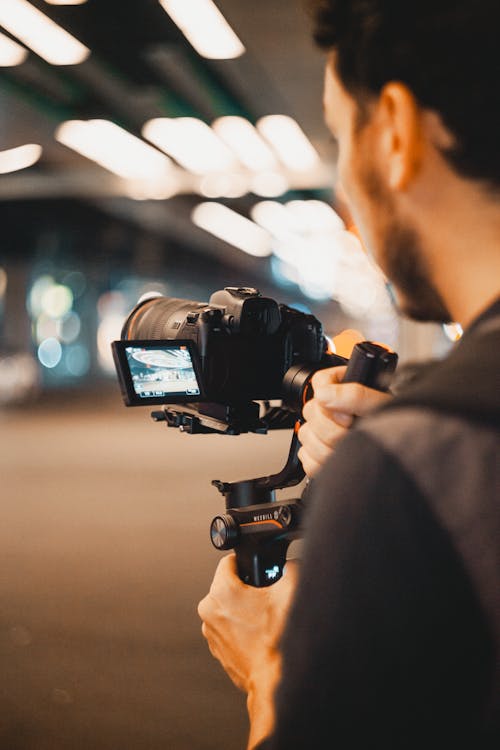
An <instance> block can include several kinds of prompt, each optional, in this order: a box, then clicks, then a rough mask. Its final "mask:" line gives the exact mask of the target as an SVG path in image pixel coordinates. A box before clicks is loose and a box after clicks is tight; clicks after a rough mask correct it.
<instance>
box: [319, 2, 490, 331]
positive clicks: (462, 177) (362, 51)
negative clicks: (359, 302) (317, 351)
mask: <svg viewBox="0 0 500 750" xmlns="http://www.w3.org/2000/svg"><path fill="white" fill-rule="evenodd" d="M312 6H313V10H314V19H315V31H314V37H315V40H316V42H317V43H318V44H319V45H320V46H321V47H322V48H323V49H324V50H325V51H327V52H328V64H327V69H326V76H325V101H324V104H325V116H326V121H327V124H328V125H329V127H330V129H331V131H332V133H333V135H334V136H335V138H336V139H337V141H338V146H339V164H338V173H339V180H340V183H341V185H342V187H343V190H344V193H345V195H346V198H347V201H348V203H349V207H350V209H351V211H352V214H353V217H354V220H355V221H356V224H357V226H358V229H359V230H360V232H361V235H362V237H363V239H364V241H365V243H366V245H367V246H368V248H369V249H370V250H371V251H372V252H373V254H374V256H375V258H376V260H377V261H378V263H379V265H380V266H381V268H382V269H383V271H384V272H385V274H386V275H387V277H388V278H389V279H390V281H391V282H392V283H393V284H394V286H395V288H396V290H397V291H398V293H399V297H400V305H401V308H402V309H403V311H404V312H406V313H407V314H409V315H410V316H411V317H414V318H417V319H421V320H439V321H445V320H449V319H450V317H451V316H450V313H449V312H448V310H447V309H446V305H445V303H444V302H443V299H442V296H441V294H440V292H439V291H438V288H437V287H438V286H439V284H438V285H436V283H435V281H436V279H435V278H433V263H432V260H433V259H432V257H431V255H430V251H429V244H430V243H429V241H428V240H429V231H431V230H432V227H430V226H429V222H427V224H426V225H425V226H423V225H422V223H421V221H420V217H421V216H425V215H426V212H427V214H428V216H432V201H433V200H436V197H437V193H436V191H440V190H443V189H445V190H448V191H449V192H450V194H451V193H452V192H453V191H456V186H457V185H460V184H464V185H465V184H467V183H469V184H472V183H474V185H475V187H476V189H477V190H479V191H481V192H483V193H484V194H485V195H488V196H489V197H490V198H491V196H493V195H494V194H495V193H498V194H500V149H499V148H498V145H497V140H498V133H499V132H500V94H499V88H498V83H497V82H498V80H499V74H500V54H498V52H497V49H498V43H497V32H496V29H498V22H500V3H498V0H421V2H419V3H418V4H417V3H406V2H402V1H401V0H313V2H312ZM433 192H434V197H433V195H432V193H433ZM427 209H428V210H427ZM426 210H427V211H426ZM431 244H432V243H431ZM434 244H435V243H434ZM434 276H435V274H434Z"/></svg>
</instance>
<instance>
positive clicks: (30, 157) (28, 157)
mask: <svg viewBox="0 0 500 750" xmlns="http://www.w3.org/2000/svg"><path fill="white" fill-rule="evenodd" d="M41 155H42V147H41V146H39V145H38V144H37V143H27V144H26V145H25V146H18V147H17V148H9V149H8V151H0V174H7V173H8V172H17V171H18V170H19V169H26V167H31V166H32V165H33V164H35V163H36V162H37V161H38V160H39V159H40V157H41Z"/></svg>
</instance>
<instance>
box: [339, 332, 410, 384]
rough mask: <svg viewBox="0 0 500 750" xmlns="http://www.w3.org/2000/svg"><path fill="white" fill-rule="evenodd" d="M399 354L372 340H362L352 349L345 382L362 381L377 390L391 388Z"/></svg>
mask: <svg viewBox="0 0 500 750" xmlns="http://www.w3.org/2000/svg"><path fill="white" fill-rule="evenodd" d="M397 362H398V355H397V354H396V353H395V352H392V351H391V350H390V349H388V348H386V347H385V346H382V345H381V344H375V343H373V342H371V341H361V342H360V343H358V344H356V345H355V346H354V348H353V350H352V354H351V357H350V358H349V362H348V365H347V370H346V373H345V375H344V378H343V380H342V382H343V383H361V384H362V385H366V386H367V387H368V388H374V389H375V390H377V391H384V392H385V391H387V390H389V384H390V380H391V377H392V374H393V372H394V370H395V369H396V365H397Z"/></svg>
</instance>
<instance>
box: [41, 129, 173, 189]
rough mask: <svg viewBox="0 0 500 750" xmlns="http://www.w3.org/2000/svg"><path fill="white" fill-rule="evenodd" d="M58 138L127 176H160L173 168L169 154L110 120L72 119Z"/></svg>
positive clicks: (151, 177) (102, 165) (88, 157)
mask: <svg viewBox="0 0 500 750" xmlns="http://www.w3.org/2000/svg"><path fill="white" fill-rule="evenodd" d="M55 137H56V140H58V141H59V142H60V143H63V144H64V145H65V146H68V148H72V149H73V150H74V151H77V152H78V153H79V154H82V155H83V156H86V157H87V159H91V160H92V161H95V162H96V163H97V164H99V165H100V166H101V167H104V168H105V169H108V170H109V171H110V172H114V174H117V175H118V176H119V177H123V178H124V179H144V180H148V179H150V180H154V179H159V178H161V177H164V176H166V175H167V174H168V173H169V172H170V170H171V168H172V162H171V161H170V159H169V158H168V157H167V156H165V154H161V153H160V152H159V151H157V150H156V149H155V148H153V147H152V146H149V145H148V144H147V143H144V141H141V139H140V138H136V136H135V135H132V134H131V133H129V132H128V131H126V130H124V129H123V128H120V127H119V126H118V125H115V123H113V122H110V121H109V120H87V121H83V120H68V121H67V122H64V123H63V124H62V125H60V126H59V128H58V129H57V131H56V134H55Z"/></svg>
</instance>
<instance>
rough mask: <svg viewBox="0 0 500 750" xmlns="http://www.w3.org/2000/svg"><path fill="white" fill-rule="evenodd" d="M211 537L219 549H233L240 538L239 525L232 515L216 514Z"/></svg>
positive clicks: (211, 526)
mask: <svg viewBox="0 0 500 750" xmlns="http://www.w3.org/2000/svg"><path fill="white" fill-rule="evenodd" d="M210 539H211V540H212V544H213V545H214V547H216V548H217V549H232V548H233V547H234V545H235V544H236V542H237V540H238V526H237V524H236V521H235V520H234V518H233V517H232V516H229V515H224V516H215V518H214V520H213V521H212V523H211V525H210Z"/></svg>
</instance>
